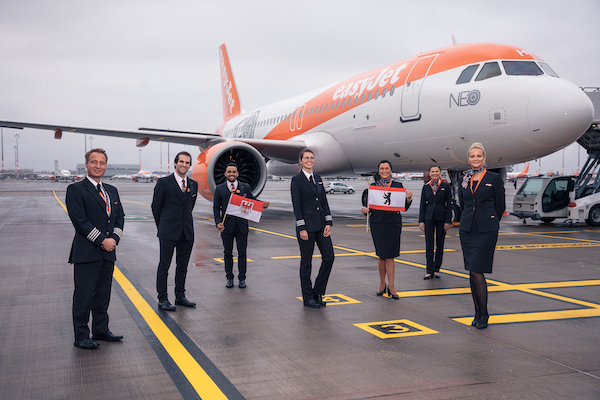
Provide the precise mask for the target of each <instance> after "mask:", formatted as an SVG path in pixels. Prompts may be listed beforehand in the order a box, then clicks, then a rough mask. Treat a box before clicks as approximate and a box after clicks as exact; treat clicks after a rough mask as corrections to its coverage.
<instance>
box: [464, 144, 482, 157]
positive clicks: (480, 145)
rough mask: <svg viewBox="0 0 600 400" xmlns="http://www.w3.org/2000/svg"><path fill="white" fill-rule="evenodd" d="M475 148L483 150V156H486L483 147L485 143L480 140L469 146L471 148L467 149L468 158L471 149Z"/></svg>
mask: <svg viewBox="0 0 600 400" xmlns="http://www.w3.org/2000/svg"><path fill="white" fill-rule="evenodd" d="M473 149H479V150H481V151H483V157H486V155H485V149H484V148H483V145H482V144H481V143H479V142H475V143H473V144H472V145H471V147H469V150H467V158H469V154H470V153H471V150H473Z"/></svg>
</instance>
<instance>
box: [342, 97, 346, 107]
mask: <svg viewBox="0 0 600 400" xmlns="http://www.w3.org/2000/svg"><path fill="white" fill-rule="evenodd" d="M345 105H346V99H344V101H342V108H344V106H345Z"/></svg>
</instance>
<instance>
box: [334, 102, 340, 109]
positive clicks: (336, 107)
mask: <svg viewBox="0 0 600 400" xmlns="http://www.w3.org/2000/svg"><path fill="white" fill-rule="evenodd" d="M339 106H340V101H339V100H338V102H337V104H336V105H335V109H336V110H337V109H338V108H339Z"/></svg>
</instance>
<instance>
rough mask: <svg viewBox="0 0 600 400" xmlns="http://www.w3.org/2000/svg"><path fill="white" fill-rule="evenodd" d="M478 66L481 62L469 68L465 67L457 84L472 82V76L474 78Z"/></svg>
mask: <svg viewBox="0 0 600 400" xmlns="http://www.w3.org/2000/svg"><path fill="white" fill-rule="evenodd" d="M477 68H479V64H475V65H469V66H468V67H467V68H465V70H464V71H463V72H461V73H460V76H459V77H458V80H457V81H456V84H457V85H460V84H462V83H468V82H470V81H471V78H473V75H475V71H477Z"/></svg>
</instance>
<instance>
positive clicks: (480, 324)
mask: <svg viewBox="0 0 600 400" xmlns="http://www.w3.org/2000/svg"><path fill="white" fill-rule="evenodd" d="M487 326H488V323H487V321H485V322H475V328H477V329H485V328H487Z"/></svg>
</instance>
